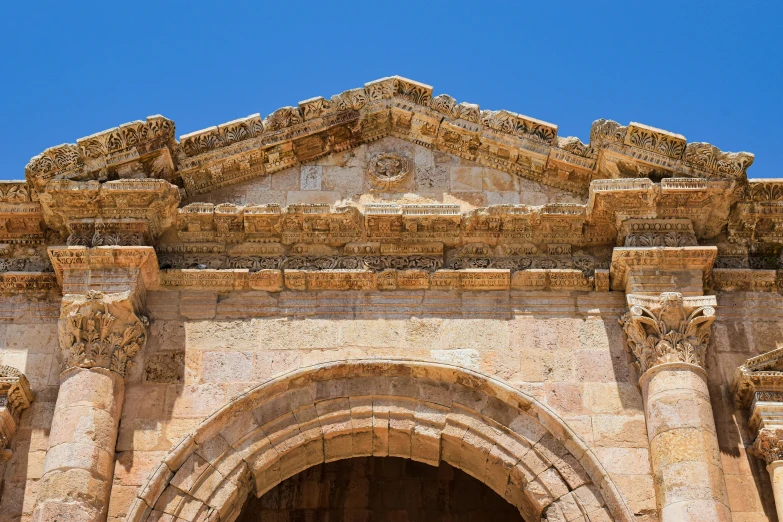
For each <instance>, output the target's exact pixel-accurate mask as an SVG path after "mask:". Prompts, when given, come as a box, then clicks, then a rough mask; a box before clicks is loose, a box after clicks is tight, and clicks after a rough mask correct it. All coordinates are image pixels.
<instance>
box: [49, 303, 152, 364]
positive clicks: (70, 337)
mask: <svg viewBox="0 0 783 522" xmlns="http://www.w3.org/2000/svg"><path fill="white" fill-rule="evenodd" d="M68 297H71V298H72V299H71V300H70V301H69V302H66V301H65V300H64V301H63V307H62V310H61V314H60V348H61V353H62V363H63V370H67V369H70V368H106V369H108V370H111V371H113V372H116V373H118V374H120V375H121V376H123V377H125V376H127V373H128V370H129V369H130V367H131V365H132V364H133V356H134V355H136V354H137V353H138V352H139V350H141V349H142V347H143V346H144V343H145V342H146V340H147V328H148V324H149V323H148V321H147V318H146V317H144V316H137V315H136V314H135V313H134V311H133V305H132V303H131V298H130V296H129V293H127V292H125V293H119V294H102V293H100V292H90V293H88V294H86V295H77V296H68Z"/></svg>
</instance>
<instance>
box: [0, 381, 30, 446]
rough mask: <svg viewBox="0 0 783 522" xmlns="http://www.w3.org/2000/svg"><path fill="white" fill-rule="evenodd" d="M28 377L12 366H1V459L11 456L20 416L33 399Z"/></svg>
mask: <svg viewBox="0 0 783 522" xmlns="http://www.w3.org/2000/svg"><path fill="white" fill-rule="evenodd" d="M33 398H34V395H33V392H32V391H31V390H30V383H29V382H28V381H27V378H26V377H25V376H24V374H22V372H20V371H19V370H17V369H16V368H12V367H10V366H0V460H8V459H9V458H10V457H11V449H10V445H11V439H12V438H13V436H14V434H15V433H16V430H17V427H18V426H19V417H20V416H21V414H22V412H23V411H24V410H26V409H27V408H28V407H29V406H30V403H31V402H32V401H33Z"/></svg>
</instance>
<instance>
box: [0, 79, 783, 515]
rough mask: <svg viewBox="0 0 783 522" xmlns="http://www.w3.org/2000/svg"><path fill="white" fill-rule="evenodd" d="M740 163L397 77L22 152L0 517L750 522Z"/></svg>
mask: <svg viewBox="0 0 783 522" xmlns="http://www.w3.org/2000/svg"><path fill="white" fill-rule="evenodd" d="M752 162H753V155H752V154H748V153H744V152H739V153H730V152H722V151H721V150H719V149H718V148H716V147H714V146H712V145H709V144H707V143H689V142H687V141H686V139H685V138H684V137H683V136H681V135H678V134H673V133H670V132H666V131H663V130H660V129H655V128H651V127H648V126H645V125H642V124H638V123H630V124H628V125H627V126H623V125H620V124H618V123H616V122H614V121H608V120H598V121H596V122H595V123H593V126H592V129H591V132H590V142H589V144H584V143H582V142H581V141H580V140H579V139H577V138H573V137H569V138H563V137H560V136H558V133H557V126H555V125H552V124H549V123H546V122H543V121H539V120H535V119H533V118H529V117H527V116H521V115H518V114H514V113H511V112H507V111H503V110H501V111H492V110H481V109H480V108H479V106H478V105H475V104H472V103H465V102H462V103H457V101H456V100H454V98H452V97H450V96H448V95H444V94H441V95H438V96H433V95H432V88H431V87H429V86H426V85H423V84H420V83H417V82H414V81H411V80H407V79H404V78H400V77H393V78H384V79H381V80H377V81H374V82H371V83H368V84H366V85H365V86H364V87H363V88H358V89H353V90H349V91H346V92H343V93H341V94H338V95H336V96H333V97H331V98H329V99H325V98H322V97H318V98H312V99H309V100H306V101H303V102H300V103H299V104H298V106H296V107H284V108H282V109H279V110H277V111H275V112H274V113H272V114H271V115H269V116H268V117H266V118H263V119H262V118H261V117H260V116H259V115H257V114H255V115H252V116H249V117H247V118H243V119H239V120H235V121H232V122H229V123H225V124H222V125H218V126H216V127H211V128H209V129H205V130H202V131H199V132H194V133H191V134H187V135H184V136H181V137H180V138H179V141H177V140H176V139H175V129H174V123H173V122H172V121H170V120H168V119H166V118H164V117H162V116H152V117H149V118H147V119H146V121H135V122H131V123H126V124H123V125H121V126H119V127H117V128H114V129H110V130H107V131H104V132H100V133H98V134H94V135H92V136H88V137H85V138H81V139H78V140H76V143H75V144H66V145H60V146H57V147H53V148H50V149H47V150H45V151H44V152H42V153H41V154H40V155H38V156H36V157H34V158H33V159H32V160H31V161H30V163H29V164H28V165H27V167H26V170H25V177H26V180H25V181H11V182H2V183H0V223H1V226H0V236H1V237H0V243H2V244H0V267H2V268H1V271H0V289H1V290H2V296H0V319H1V321H0V324H1V326H0V340H1V341H2V344H1V345H0V347H1V348H0V365H2V366H0V446H1V447H2V457H3V459H4V460H3V461H2V463H0V484H1V485H0V495H1V496H0V520H2V521H8V522H12V521H28V520H32V521H35V522H55V521H57V522H77V521H104V520H109V521H112V522H121V521H122V522H153V521H155V522H181V521H189V522H195V521H201V522H206V521H210V522H231V521H234V520H238V521H241V522H257V521H264V522H266V521H275V522H278V521H279V522H287V521H299V520H301V521H305V520H307V521H310V520H313V521H315V520H318V521H320V520H329V521H338V520H339V521H343V520H344V521H346V522H349V521H350V522H353V521H356V522H375V521H378V522H380V521H387V520H388V521H395V522H402V521H407V520H444V521H445V520H449V521H462V520H471V521H474V520H476V521H477V520H524V521H526V522H537V521H540V520H543V521H547V522H561V521H589V522H604V521H622V522H630V521H645V522H652V521H665V522H675V521H697V522H706V521H729V520H733V521H734V522H759V521H767V520H778V515H777V514H776V513H781V512H783V478H781V473H783V472H782V471H780V469H781V467H782V466H783V464H781V463H783V378H782V377H783V344H780V343H783V297H781V292H783V277H780V276H781V275H783V272H781V271H779V268H780V259H781V257H780V254H781V245H783V181H776V180H758V181H753V180H750V181H749V180H748V179H747V172H746V171H747V168H748V167H749V166H750V165H751V163H752ZM779 346H780V347H779ZM777 495H780V496H778V498H776V496H777ZM776 510H777V511H776Z"/></svg>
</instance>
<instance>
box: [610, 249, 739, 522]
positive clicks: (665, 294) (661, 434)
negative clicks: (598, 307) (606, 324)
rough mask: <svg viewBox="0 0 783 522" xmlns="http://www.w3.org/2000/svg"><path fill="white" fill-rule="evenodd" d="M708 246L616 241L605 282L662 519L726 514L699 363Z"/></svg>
mask: <svg viewBox="0 0 783 522" xmlns="http://www.w3.org/2000/svg"><path fill="white" fill-rule="evenodd" d="M715 254H716V252H715V249H714V247H698V246H692V247H657V248H656V247H651V248H628V247H625V248H617V249H615V251H614V253H613V258H612V267H611V275H612V286H613V288H615V289H617V290H625V291H626V300H627V303H628V309H629V311H628V312H627V313H626V314H625V315H623V317H622V318H621V319H620V324H621V325H622V326H623V330H624V331H625V334H626V340H627V348H628V351H629V352H630V353H631V354H632V355H633V357H634V359H635V365H636V367H637V370H638V373H639V375H640V379H639V386H640V387H641V389H642V396H643V399H644V410H645V418H646V421H647V436H648V440H649V442H650V459H651V466H652V470H653V474H654V477H655V488H656V498H657V503H658V510H659V513H660V517H661V521H662V522H688V521H692V522H697V521H698V522H701V521H706V520H710V521H730V520H731V510H730V509H729V506H728V495H727V492H726V485H725V481H724V477H723V467H722V464H721V459H720V449H719V446H718V437H717V432H716V429H715V420H714V417H713V412H712V405H711V403H710V394H709V389H708V386H707V373H706V371H705V370H704V363H705V358H706V352H707V347H708V346H709V340H710V331H711V326H712V323H713V321H714V320H715V306H716V300H715V297H714V296H704V295H703V293H704V292H703V288H704V287H703V283H702V281H703V279H704V277H705V275H706V274H707V273H708V272H709V270H710V269H711V267H712V263H713V261H714V259H715Z"/></svg>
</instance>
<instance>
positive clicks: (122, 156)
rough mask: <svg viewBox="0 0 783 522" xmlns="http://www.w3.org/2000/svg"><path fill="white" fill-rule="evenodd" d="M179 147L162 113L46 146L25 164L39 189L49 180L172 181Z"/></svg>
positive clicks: (29, 177) (32, 182)
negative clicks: (128, 179)
mask: <svg viewBox="0 0 783 522" xmlns="http://www.w3.org/2000/svg"><path fill="white" fill-rule="evenodd" d="M177 148H178V145H177V142H176V140H175V139H174V122H173V121H171V120H169V119H166V118H164V117H163V116H149V117H148V118H147V120H146V121H134V122H130V123H125V124H123V125H120V126H119V127H115V128H113V129H109V130H105V131H103V132H99V133H97V134H93V135H92V136H87V137H85V138H81V139H79V140H76V143H75V144H72V143H69V144H64V145H58V146H56V147H51V148H49V149H46V150H45V151H43V152H42V153H41V154H39V155H38V156H35V157H34V158H32V159H31V160H30V162H29V163H28V164H27V166H26V167H25V177H26V178H27V181H28V182H29V183H30V184H32V186H33V187H35V189H36V190H37V191H39V192H42V191H43V189H44V187H46V186H47V184H48V183H49V182H50V181H52V180H58V179H70V180H76V181H88V180H98V181H105V180H108V179H116V178H160V179H166V180H171V179H173V178H172V176H173V174H174V163H173V161H172V159H173V156H174V154H173V153H174V151H176V150H177Z"/></svg>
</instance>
